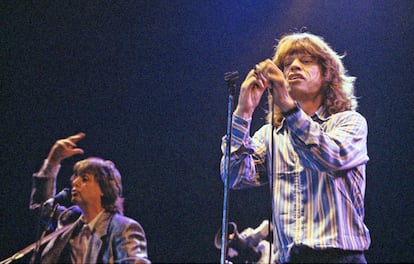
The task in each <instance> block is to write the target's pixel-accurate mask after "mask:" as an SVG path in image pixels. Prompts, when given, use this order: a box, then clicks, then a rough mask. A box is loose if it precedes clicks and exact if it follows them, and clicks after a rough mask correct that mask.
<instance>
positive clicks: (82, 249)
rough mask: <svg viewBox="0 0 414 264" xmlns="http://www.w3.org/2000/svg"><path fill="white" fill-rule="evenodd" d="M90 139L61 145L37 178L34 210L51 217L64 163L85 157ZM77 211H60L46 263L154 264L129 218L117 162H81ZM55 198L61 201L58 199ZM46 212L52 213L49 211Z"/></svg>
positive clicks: (76, 172) (75, 185) (75, 182)
mask: <svg viewBox="0 0 414 264" xmlns="http://www.w3.org/2000/svg"><path fill="white" fill-rule="evenodd" d="M84 137H85V134H84V133H78V134H76V135H73V136H70V137H67V138H65V139H61V140H57V141H56V143H55V144H54V145H53V147H52V148H51V150H50V152H49V155H48V157H47V159H46V160H45V161H44V164H43V166H42V168H41V169H40V171H39V172H37V173H35V174H34V175H33V190H32V194H31V199H30V208H31V209H32V210H37V211H41V212H43V213H42V217H49V216H50V211H51V210H50V209H51V204H52V205H53V204H54V203H55V202H56V201H55V200H54V199H52V201H53V203H51V204H50V203H44V202H45V201H46V200H48V199H49V198H50V197H53V195H54V193H55V192H56V181H57V174H58V172H59V169H60V164H61V161H62V160H64V159H66V158H69V157H72V156H74V155H76V154H83V153H84V151H83V150H82V149H81V148H78V147H77V142H78V141H79V140H81V139H82V138H84ZM71 183H72V189H71V195H72V198H71V201H72V203H73V204H75V205H74V206H72V207H69V208H65V207H63V206H60V205H59V206H58V207H57V213H56V214H55V216H54V220H55V221H57V223H58V225H57V226H58V229H62V228H66V229H67V230H65V231H63V232H62V233H61V234H58V232H57V234H58V235H57V236H56V237H54V238H52V239H51V240H50V241H49V242H48V244H47V245H46V247H45V248H44V249H43V250H42V252H41V257H40V262H41V263H114V262H119V263H124V262H128V263H150V260H149V259H148V255H147V241H146V237H145V233H144V230H143V228H142V226H141V225H140V224H139V223H138V222H137V221H135V220H133V219H131V218H128V217H126V216H124V215H123V199H124V198H123V197H122V182H121V175H120V173H119V171H118V170H117V169H116V167H115V165H114V163H113V162H111V161H109V160H103V159H101V158H97V157H90V158H87V159H84V160H81V161H79V162H77V163H76V164H75V165H74V168H73V175H72V177H71ZM55 197H58V195H57V196H55ZM45 208H46V209H47V208H48V209H49V210H45Z"/></svg>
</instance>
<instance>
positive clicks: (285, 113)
mask: <svg viewBox="0 0 414 264" xmlns="http://www.w3.org/2000/svg"><path fill="white" fill-rule="evenodd" d="M298 111H299V107H298V104H297V103H296V102H294V104H293V106H291V107H289V108H285V109H284V110H282V115H283V116H284V117H288V116H290V115H293V114H294V113H296V112H298Z"/></svg>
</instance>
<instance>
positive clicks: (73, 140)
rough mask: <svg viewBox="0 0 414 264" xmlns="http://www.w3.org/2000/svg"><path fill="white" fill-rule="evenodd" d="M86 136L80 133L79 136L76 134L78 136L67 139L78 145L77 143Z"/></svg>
mask: <svg viewBox="0 0 414 264" xmlns="http://www.w3.org/2000/svg"><path fill="white" fill-rule="evenodd" d="M85 136H86V135H85V133H83V132H79V133H78V134H76V135H73V136H70V137H68V138H67V140H70V141H71V142H74V143H76V142H78V141H79V140H81V139H82V138H84V137H85Z"/></svg>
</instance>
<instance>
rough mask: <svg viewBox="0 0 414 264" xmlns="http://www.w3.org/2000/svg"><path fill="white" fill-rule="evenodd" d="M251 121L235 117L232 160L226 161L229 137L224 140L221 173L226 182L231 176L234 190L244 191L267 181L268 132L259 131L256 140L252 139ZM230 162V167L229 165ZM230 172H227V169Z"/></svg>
mask: <svg viewBox="0 0 414 264" xmlns="http://www.w3.org/2000/svg"><path fill="white" fill-rule="evenodd" d="M250 124H251V119H250V120H244V119H242V118H241V117H239V116H237V115H233V122H232V132H231V133H232V134H231V136H232V140H231V147H230V158H229V160H227V159H226V148H227V137H226V136H224V137H223V138H222V144H221V150H222V153H223V157H222V159H221V165H220V172H221V177H222V180H223V181H225V180H226V177H227V174H229V180H230V182H229V186H230V188H233V189H243V188H249V187H255V186H260V185H263V184H265V183H266V182H267V179H266V176H265V175H266V144H265V137H266V135H265V134H266V130H265V127H262V128H261V129H259V130H258V131H257V132H256V133H255V135H254V138H251V137H250V133H249V131H250ZM227 161H229V166H228V165H227ZM227 166H228V168H229V171H228V172H227V169H226V167H227Z"/></svg>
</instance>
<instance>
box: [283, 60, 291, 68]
mask: <svg viewBox="0 0 414 264" xmlns="http://www.w3.org/2000/svg"><path fill="white" fill-rule="evenodd" d="M292 61H293V60H291V59H290V60H286V61H285V62H284V63H283V67H284V68H287V67H289V66H290V65H291V64H292Z"/></svg>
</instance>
